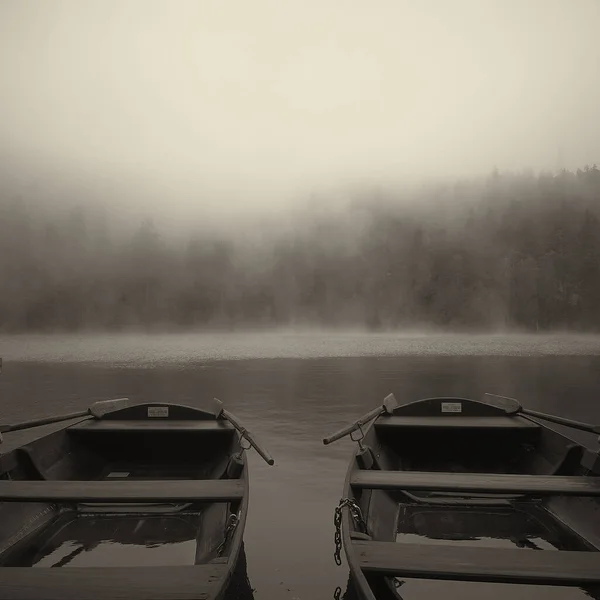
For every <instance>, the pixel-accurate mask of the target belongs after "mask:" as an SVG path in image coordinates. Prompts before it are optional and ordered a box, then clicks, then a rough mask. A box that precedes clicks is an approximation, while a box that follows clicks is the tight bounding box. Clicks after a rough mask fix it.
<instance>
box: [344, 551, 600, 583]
mask: <svg viewBox="0 0 600 600" xmlns="http://www.w3.org/2000/svg"><path fill="white" fill-rule="evenodd" d="M352 550H353V552H355V553H356V555H357V556H358V560H359V564H360V568H361V569H362V570H363V571H364V572H374V573H381V574H383V575H389V576H400V577H416V578H426V579H448V580H460V581H487V582H496V583H522V584H539V585H544V584H546V585H566V586H568V585H575V586H576V585H584V584H596V583H600V552H566V551H544V550H542V551H533V550H531V551H528V550H518V549H515V550H506V549H498V548H474V547H473V548H467V547H463V548H458V547H448V546H442V545H439V546H435V545H420V544H402V543H395V542H363V541H357V542H353V544H352Z"/></svg>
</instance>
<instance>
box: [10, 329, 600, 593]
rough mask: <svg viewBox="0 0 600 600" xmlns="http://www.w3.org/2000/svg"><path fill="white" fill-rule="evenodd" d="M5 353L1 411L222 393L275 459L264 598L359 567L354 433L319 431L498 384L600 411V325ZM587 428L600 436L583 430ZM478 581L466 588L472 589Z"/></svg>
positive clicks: (256, 484)
mask: <svg viewBox="0 0 600 600" xmlns="http://www.w3.org/2000/svg"><path fill="white" fill-rule="evenodd" d="M0 356H1V357H3V359H4V370H3V373H2V375H0V419H1V420H2V421H3V422H10V421H13V420H17V419H23V418H31V417H38V416H44V415H47V414H50V413H56V412H60V411H65V412H69V411H72V410H77V409H80V408H85V407H87V406H88V405H89V404H91V403H92V402H94V401H96V400H103V399H108V398H115V397H123V396H127V397H129V398H134V399H139V400H147V401H173V402H178V403H183V404H191V405H197V406H203V405H206V406H208V403H209V402H210V400H211V399H212V398H213V397H214V396H216V397H218V398H220V399H221V400H222V401H223V402H224V403H225V405H226V407H227V408H228V409H229V410H231V411H232V412H234V413H235V414H236V415H237V416H238V417H239V418H240V419H241V420H242V421H243V422H244V423H245V424H246V425H247V427H248V428H249V429H250V430H251V431H252V432H253V433H254V434H255V435H256V436H257V437H258V438H259V439H260V441H261V442H262V443H263V445H264V446H265V447H267V449H268V450H269V451H270V452H271V454H272V455H273V457H274V458H275V461H276V464H275V466H273V467H269V466H267V465H266V464H265V463H264V462H263V461H262V460H261V459H260V458H259V457H258V456H257V455H256V453H255V452H253V451H251V452H250V453H249V461H250V468H251V473H250V478H251V479H250V480H251V489H250V511H249V515H248V522H247V526H246V532H245V538H244V539H245V549H246V557H247V565H248V577H249V580H250V583H251V585H252V587H253V588H254V589H255V592H254V598H255V600H278V599H281V600H292V599H302V600H320V599H331V598H333V594H334V590H335V588H336V587H337V586H340V587H342V589H345V588H346V585H347V581H348V571H347V568H346V566H345V564H344V565H343V566H342V567H337V566H336V565H335V563H334V560H333V551H334V544H333V534H334V528H333V511H334V508H335V506H336V505H337V503H338V501H339V499H340V496H341V493H342V485H343V480H344V476H345V471H346V468H347V465H348V461H349V458H350V453H351V451H352V444H353V443H352V442H350V441H349V440H347V439H345V440H341V441H339V442H337V443H336V444H333V445H331V446H323V444H322V441H321V440H322V438H323V437H324V436H325V435H327V434H330V433H332V432H334V431H335V430H336V429H338V428H339V427H341V426H343V425H345V424H348V423H349V422H351V421H353V420H355V419H356V418H357V417H359V416H361V415H362V414H363V413H365V412H367V411H368V410H370V409H372V408H374V407H375V406H377V405H378V404H380V403H381V401H382V399H383V397H384V396H386V395H387V394H388V393H390V392H393V393H394V394H395V396H396V398H397V399H398V400H399V401H400V402H402V401H408V400H415V399H418V398H421V397H426V396H436V395H449V396H453V395H458V396H468V397H472V398H480V397H481V396H482V395H483V394H484V393H485V392H493V393H497V394H502V395H507V396H513V397H516V398H518V399H520V400H521V402H522V403H523V404H524V405H526V406H527V407H529V408H534V409H543V410H546V411H549V412H555V413H559V414H561V415H565V416H570V417H573V418H575V419H579V420H588V421H593V422H600V394H599V393H598V392H599V390H600V338H599V337H595V336H574V335H565V336H560V335H556V336H547V335H542V336H526V335H489V336H486V335H477V336H467V335H435V336H428V335H427V336H426V335H392V334H381V335H365V334H358V333H347V334H341V333H327V334H325V333H304V334H300V333H289V332H287V333H269V334H259V333H245V334H233V333H231V334H217V333H211V334H186V335H179V334H177V335H175V334H173V335H158V334H157V335H133V334H130V335H129V334H128V335H81V336H79V335H77V336H63V335H57V336H14V337H7V336H4V337H0ZM573 437H577V436H573ZM578 439H581V440H582V441H586V442H589V443H590V444H592V443H593V442H594V440H593V439H592V440H590V438H589V437H587V436H585V435H584V434H581V436H579V437H578ZM451 587H452V586H451V585H450V586H449V585H448V584H443V585H441V586H440V585H439V584H438V586H437V587H436V586H435V584H432V585H431V586H430V587H429V588H426V589H428V590H429V592H428V593H427V594H426V595H425V596H423V595H419V594H417V593H415V594H414V595H407V596H406V600H409V599H410V598H422V597H431V598H435V597H438V595H439V594H445V593H446V592H447V591H448V590H449V589H450V588H451ZM517 587H518V588H521V586H511V590H515V591H516V588H517ZM408 588H410V585H409V586H408ZM467 588H468V586H465V587H464V588H462V589H463V591H464V592H465V597H466V596H469V597H472V595H469V594H468V593H466V592H467ZM555 591H556V592H557V593H558V592H559V591H560V590H559V589H556V590H555ZM511 593H512V592H511ZM513 595H514V593H513ZM517 595H518V596H519V597H523V598H525V597H527V596H524V595H519V594H517ZM475 596H477V593H476V594H475ZM445 597H448V596H447V595H446V596H445ZM452 597H457V598H458V597H460V593H459V594H458V595H457V596H452ZM543 597H544V598H545V599H548V598H559V597H561V596H560V595H557V594H556V593H555V594H545V595H544V596H543ZM564 597H565V598H566V597H570V596H564Z"/></svg>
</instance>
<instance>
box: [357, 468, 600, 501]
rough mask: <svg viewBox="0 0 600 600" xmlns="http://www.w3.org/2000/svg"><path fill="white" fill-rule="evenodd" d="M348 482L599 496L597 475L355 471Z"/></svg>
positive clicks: (386, 486)
mask: <svg viewBox="0 0 600 600" xmlns="http://www.w3.org/2000/svg"><path fill="white" fill-rule="evenodd" d="M350 485H351V486H352V487H354V488H362V489H378V490H398V491H402V490H420V491H429V492H465V493H486V494H494V493H496V494H532V495H546V496H548V495H550V496H553V495H557V496H600V477H574V476H572V477H567V476H559V475H511V474H505V473H500V474H495V473H494V474H488V473H438V472H423V471H364V470H357V471H354V472H353V473H352V475H351V477H350Z"/></svg>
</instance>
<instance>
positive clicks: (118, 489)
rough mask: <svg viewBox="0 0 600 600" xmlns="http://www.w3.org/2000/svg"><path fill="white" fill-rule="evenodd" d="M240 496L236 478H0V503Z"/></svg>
mask: <svg viewBox="0 0 600 600" xmlns="http://www.w3.org/2000/svg"><path fill="white" fill-rule="evenodd" d="M243 495H244V483H243V482H242V481H241V480H236V479H206V480H198V479H193V480H179V481H178V480H165V481H160V480H159V481H127V480H122V481H119V480H110V481H109V480H104V481H0V502H133V503H135V502H202V501H207V502H227V501H234V500H241V499H242V497H243Z"/></svg>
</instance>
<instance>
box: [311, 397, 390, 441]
mask: <svg viewBox="0 0 600 600" xmlns="http://www.w3.org/2000/svg"><path fill="white" fill-rule="evenodd" d="M397 406H398V401H397V400H396V398H395V397H394V394H389V395H387V396H386V397H385V398H384V399H383V404H382V405H381V406H378V407H377V408H374V409H373V410H372V411H370V412H368V413H367V414H366V415H364V416H363V417H361V418H360V419H358V421H355V422H354V423H352V425H348V426H347V427H344V428H343V429H340V430H339V431H338V432H337V433H334V434H333V435H330V436H329V437H326V438H323V443H324V444H325V445H326V446H327V445H328V444H331V443H332V442H335V441H337V440H339V439H340V438H343V437H344V436H346V435H348V434H350V433H352V432H353V431H356V430H357V429H358V428H359V427H362V426H363V425H364V424H365V423H368V422H369V421H372V420H373V419H376V418H377V417H379V416H380V415H391V414H392V413H393V412H394V409H395V408H396V407H397Z"/></svg>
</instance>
